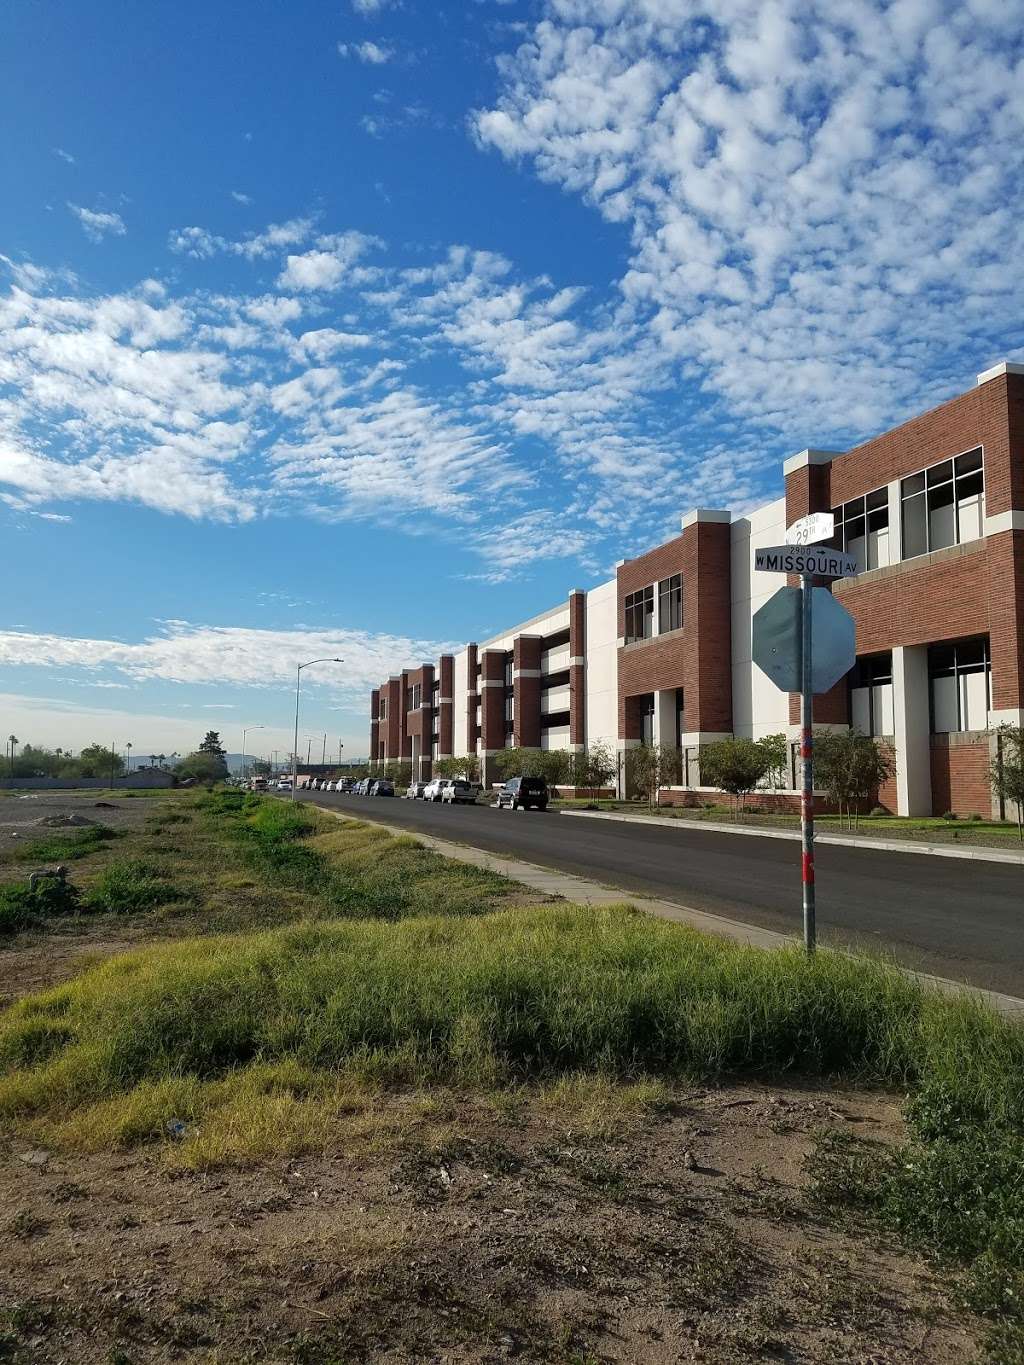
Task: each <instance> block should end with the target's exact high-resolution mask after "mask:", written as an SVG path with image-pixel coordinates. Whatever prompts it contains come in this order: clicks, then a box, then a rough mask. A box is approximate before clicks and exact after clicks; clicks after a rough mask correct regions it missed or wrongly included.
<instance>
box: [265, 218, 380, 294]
mask: <svg viewBox="0 0 1024 1365" xmlns="http://www.w3.org/2000/svg"><path fill="white" fill-rule="evenodd" d="M376 244H378V239H377V238H375V237H369V236H367V235H366V234H365V233H362V232H342V233H335V234H333V235H326V236H322V237H320V238H318V239H317V245H316V249H315V250H313V251H306V252H303V253H302V254H301V255H289V256H288V257H286V259H285V265H284V269H283V270H282V271H281V273H280V275H279V276H278V277H277V287H278V288H279V289H295V290H298V291H300V292H305V291H308V290H318V289H337V288H338V286H339V285H340V284H341V283H342V281H343V280H344V279H346V277H347V276H348V275H349V274H350V272H351V269H352V267H353V265H354V264H355V262H356V261H357V260H358V259H359V258H360V257H361V256H362V255H364V254H365V253H366V251H367V250H368V249H369V248H370V247H371V246H374V245H376Z"/></svg>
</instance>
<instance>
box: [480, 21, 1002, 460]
mask: <svg viewBox="0 0 1024 1365" xmlns="http://www.w3.org/2000/svg"><path fill="white" fill-rule="evenodd" d="M1004 18H1005V15H1002V14H999V13H998V12H994V11H993V8H992V7H989V6H984V5H982V6H981V7H979V8H977V9H975V10H974V11H971V10H969V9H967V8H965V7H963V6H961V5H957V4H955V3H953V0H934V3H924V2H923V0H922V3H917V0H907V3H905V4H893V5H883V4H881V3H864V4H859V5H853V4H847V3H838V4H837V3H834V2H833V0H810V3H803V0H772V3H771V4H765V3H763V0H715V3H714V4H712V3H710V0H685V3H684V2H683V0H631V3H626V0H550V3H549V4H548V6H547V17H546V18H545V19H544V20H543V21H542V22H540V23H539V24H537V25H536V26H535V28H534V29H533V31H532V33H531V35H530V37H529V39H528V41H526V42H524V43H523V44H522V46H521V47H520V48H519V50H518V51H517V52H516V53H515V54H514V55H512V56H510V57H508V58H505V59H503V60H502V62H501V64H500V70H501V76H502V90H501V94H500V97H499V99H498V100H497V101H496V103H495V104H494V106H493V107H492V108H490V109H488V110H484V111H481V112H479V113H478V115H477V116H476V118H475V123H474V126H475V130H476V134H477V137H478V138H479V140H480V142H481V144H483V145H485V146H489V147H494V148H496V149H498V150H499V151H500V152H501V153H502V154H503V155H505V156H506V157H508V158H510V159H517V160H518V159H523V158H528V159H529V160H530V162H531V163H532V165H533V167H534V169H535V171H536V173H537V174H538V175H539V176H540V177H541V178H542V179H544V180H547V181H551V182H554V183H557V184H559V185H561V186H563V187H564V188H565V189H567V190H569V191H570V192H573V193H576V194H579V195H581V196H582V197H584V198H585V199H586V201H587V202H588V203H590V204H592V205H593V206H594V207H595V208H596V209H597V210H598V211H599V212H600V213H601V214H602V215H603V216H604V217H605V218H607V219H608V220H610V221H612V222H615V223H620V224H623V225H624V226H625V227H626V228H627V230H628V231H629V233H630V235H631V242H632V259H631V262H630V269H629V271H628V272H627V274H626V275H625V277H624V278H623V280H622V282H621V289H622V295H623V299H624V301H625V309H624V313H623V316H624V317H626V318H627V319H628V320H629V321H630V322H632V323H633V324H635V325H638V326H641V327H643V328H644V329H645V331H646V332H647V334H648V336H649V337H650V338H651V341H652V343H653V344H654V345H655V346H656V349H657V351H658V352H659V354H660V355H661V356H662V357H663V358H664V359H665V360H666V361H667V362H672V361H676V362H678V363H679V364H680V365H682V366H684V367H687V368H688V369H689V371H690V373H691V374H692V375H693V376H694V377H696V376H700V377H701V378H702V379H703V382H704V384H705V386H706V387H707V388H708V389H711V390H713V391H715V392H717V393H718V394H720V395H723V396H724V397H725V399H726V400H727V402H728V404H729V407H730V409H731V412H732V413H733V414H734V415H736V416H740V417H745V418H751V419H754V420H755V421H758V422H763V423H766V424H769V425H772V426H776V427H778V428H780V429H782V430H783V431H785V432H786V433H792V435H793V439H794V440H801V441H803V442H804V443H807V442H808V441H811V442H813V441H814V440H815V437H816V434H818V433H820V435H821V436H823V437H824V436H827V435H828V433H830V432H841V433H853V434H857V435H860V434H863V433H864V432H865V431H870V430H872V429H877V428H878V427H879V426H882V425H884V424H886V423H887V422H889V421H891V420H893V419H894V418H898V417H901V416H905V415H907V413H908V411H914V410H917V409H919V408H920V407H922V406H924V405H925V403H927V402H928V401H929V398H930V397H931V396H932V394H940V395H942V396H945V394H946V393H948V392H949V390H950V388H954V387H956V386H958V385H959V383H960V382H961V377H962V376H963V374H964V373H970V372H971V370H972V369H973V368H975V362H980V358H981V357H987V356H989V355H991V354H993V347H998V344H999V339H1000V338H1001V337H1002V336H1005V335H1006V334H1007V333H1008V332H1011V333H1012V329H1013V328H1014V327H1015V326H1016V323H1017V321H1018V320H1019V302H1020V301H1019V292H1018V291H1015V290H1014V289H1012V288H1010V289H1008V288H1006V278H1007V277H1006V274H1005V262H1006V261H1007V260H1012V259H1016V258H1017V257H1018V256H1019V254H1020V251H1021V248H1022V247H1024V189H1022V185H1024V181H1022V178H1021V170H1022V169H1024V167H1022V160H1024V157H1022V148H1024V102H1022V101H1021V99H1020V96H1019V91H1020V84H1019V74H1020V71H1021V65H1020V64H1021V62H1022V60H1024V46H1022V40H1021V35H1022V33H1024V29H1022V28H1021V26H1020V25H1019V24H1018V26H1017V33H1016V37H1015V39H1014V40H1013V41H1008V40H1007V29H1006V26H1005V24H1004V22H1003V20H1004ZM953 319H955V324H953ZM951 324H952V325H951ZM922 372H925V373H927V375H928V376H929V379H928V381H927V382H926V383H925V385H924V386H923V385H922Z"/></svg>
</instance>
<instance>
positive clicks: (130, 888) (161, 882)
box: [88, 858, 185, 915]
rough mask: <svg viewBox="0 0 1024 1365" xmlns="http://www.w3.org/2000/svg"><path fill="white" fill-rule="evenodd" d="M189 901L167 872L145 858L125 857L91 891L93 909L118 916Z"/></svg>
mask: <svg viewBox="0 0 1024 1365" xmlns="http://www.w3.org/2000/svg"><path fill="white" fill-rule="evenodd" d="M183 899H185V893H184V891H182V890H181V888H180V887H178V886H176V885H175V884H174V883H173V882H171V881H169V880H168V878H167V877H166V875H165V874H164V872H163V871H162V870H161V869H160V868H159V867H157V866H155V865H154V864H153V863H148V862H146V861H144V860H143V859H141V858H124V859H121V860H119V861H117V862H113V863H111V864H110V865H109V866H108V867H106V868H104V869H103V871H102V872H101V873H100V875H99V877H97V879H96V881H95V882H94V883H93V885H92V887H91V889H90V891H89V897H88V901H89V906H90V908H91V909H93V910H104V911H107V912H109V913H113V914H115V915H133V914H137V913H138V912H139V911H141V910H151V909H152V908H153V907H154V906H157V905H168V904H170V903H171V902H173V901H180V900H183Z"/></svg>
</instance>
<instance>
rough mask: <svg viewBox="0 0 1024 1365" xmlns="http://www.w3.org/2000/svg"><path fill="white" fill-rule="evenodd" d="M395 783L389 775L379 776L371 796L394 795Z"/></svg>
mask: <svg viewBox="0 0 1024 1365" xmlns="http://www.w3.org/2000/svg"><path fill="white" fill-rule="evenodd" d="M394 794H395V784H394V783H393V782H392V781H391V779H390V778H389V777H379V778H378V779H377V781H376V782H375V783H374V784H373V791H372V792H371V793H370V795H371V796H394Z"/></svg>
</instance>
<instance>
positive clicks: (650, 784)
mask: <svg viewBox="0 0 1024 1365" xmlns="http://www.w3.org/2000/svg"><path fill="white" fill-rule="evenodd" d="M665 757H666V755H665V753H664V752H663V746H662V745H660V744H637V745H636V746H635V747H634V748H632V749H627V750H626V790H627V792H628V794H629V795H631V796H634V795H635V796H643V797H646V798H647V805H648V807H649V808H650V809H651V810H653V809H654V807H655V804H656V802H657V799H658V788H659V787H660V786H661V774H662V768H663V764H664V761H665Z"/></svg>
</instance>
